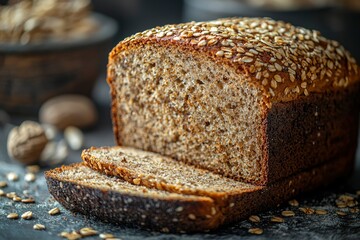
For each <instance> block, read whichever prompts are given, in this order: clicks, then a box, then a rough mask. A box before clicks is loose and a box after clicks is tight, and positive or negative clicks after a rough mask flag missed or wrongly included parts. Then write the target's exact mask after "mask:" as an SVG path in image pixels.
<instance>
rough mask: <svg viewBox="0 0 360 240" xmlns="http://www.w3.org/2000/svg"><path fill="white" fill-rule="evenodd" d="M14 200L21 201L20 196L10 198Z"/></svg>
mask: <svg viewBox="0 0 360 240" xmlns="http://www.w3.org/2000/svg"><path fill="white" fill-rule="evenodd" d="M12 200H13V201H14V202H21V200H22V199H21V197H18V196H15V197H13V199H12Z"/></svg>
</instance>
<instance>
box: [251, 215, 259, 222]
mask: <svg viewBox="0 0 360 240" xmlns="http://www.w3.org/2000/svg"><path fill="white" fill-rule="evenodd" d="M249 221H251V222H254V223H258V222H260V217H259V216H257V215H251V216H250V217H249Z"/></svg>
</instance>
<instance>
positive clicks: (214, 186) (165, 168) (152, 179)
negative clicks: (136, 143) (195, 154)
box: [81, 146, 262, 201]
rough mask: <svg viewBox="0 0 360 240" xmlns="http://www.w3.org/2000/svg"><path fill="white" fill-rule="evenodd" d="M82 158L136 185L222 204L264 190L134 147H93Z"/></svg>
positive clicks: (91, 166) (83, 153) (102, 170)
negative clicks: (238, 196)
mask: <svg viewBox="0 0 360 240" xmlns="http://www.w3.org/2000/svg"><path fill="white" fill-rule="evenodd" d="M81 157H82V159H83V161H84V162H85V163H86V164H87V165H88V166H89V167H90V168H92V169H94V170H97V171H100V172H103V173H105V174H107V175H110V176H118V177H121V178H123V179H125V180H126V181H128V182H130V183H133V184H135V185H142V186H146V187H148V188H155V189H159V190H166V191H169V192H174V193H181V194H190V195H198V196H208V197H212V198H214V199H215V200H217V201H222V200H223V199H224V198H227V197H228V196H229V195H236V194H238V193H244V192H247V191H254V190H258V189H261V188H262V187H256V186H254V185H251V184H246V183H243V182H239V181H236V180H233V179H230V178H226V177H224V176H221V175H219V174H215V173H213V172H210V171H208V170H203V169H200V168H197V167H194V166H191V165H188V164H186V163H183V162H179V161H175V160H173V159H171V158H169V157H165V156H162V155H159V154H156V153H152V152H146V151H142V150H139V149H135V148H130V147H123V146H115V147H100V148H96V147H92V148H90V149H85V150H84V151H83V152H82V155H81Z"/></svg>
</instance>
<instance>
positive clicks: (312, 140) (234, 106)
mask: <svg viewBox="0 0 360 240" xmlns="http://www.w3.org/2000/svg"><path fill="white" fill-rule="evenodd" d="M358 71H359V69H358V66H357V64H356V62H355V60H354V58H353V57H351V55H350V54H349V53H348V52H347V51H346V50H345V49H344V47H343V46H341V45H340V44H339V43H338V42H336V41H332V40H328V39H326V38H324V37H323V36H321V35H320V33H319V32H317V31H314V30H307V29H304V28H301V27H294V26H292V25H291V24H289V23H284V22H281V21H274V20H271V19H267V18H260V19H259V18H227V19H219V20H216V21H211V22H190V23H184V24H177V25H166V26H163V27H157V28H154V29H150V30H147V31H144V32H142V33H138V34H135V35H134V36H131V37H129V38H126V39H125V40H124V41H122V42H120V43H119V44H118V45H117V46H116V47H115V48H114V49H113V50H112V52H111V53H110V56H109V64H108V79H107V80H108V83H109V85H110V88H111V96H112V117H113V125H114V133H115V138H116V142H117V144H118V145H124V146H130V147H135V148H139V149H143V150H146V151H152V152H156V153H159V154H161V155H164V156H168V157H171V158H173V159H175V160H178V161H182V162H186V163H188V164H192V165H194V166H197V167H201V168H203V169H208V170H210V171H213V172H215V173H218V174H221V175H224V176H227V177H231V178H233V179H235V180H240V181H245V182H250V183H254V184H260V185H265V184H268V183H273V182H275V181H277V180H279V179H282V178H285V177H288V176H290V175H292V174H295V173H298V172H300V171H303V170H306V169H311V168H312V167H314V166H317V165H319V164H322V163H325V162H327V161H330V159H332V158H334V157H341V156H342V155H344V154H346V153H347V152H351V153H354V152H355V148H356V139H357V138H356V136H357V129H358V95H359V72H358ZM352 158H354V155H353V156H352Z"/></svg>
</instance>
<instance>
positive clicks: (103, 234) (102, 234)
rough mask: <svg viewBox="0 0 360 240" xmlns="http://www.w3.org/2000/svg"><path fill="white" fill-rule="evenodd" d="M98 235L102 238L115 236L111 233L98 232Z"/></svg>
mask: <svg viewBox="0 0 360 240" xmlns="http://www.w3.org/2000/svg"><path fill="white" fill-rule="evenodd" d="M99 237H100V238H102V239H107V238H115V236H114V235H112V234H111V233H100V235H99Z"/></svg>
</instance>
